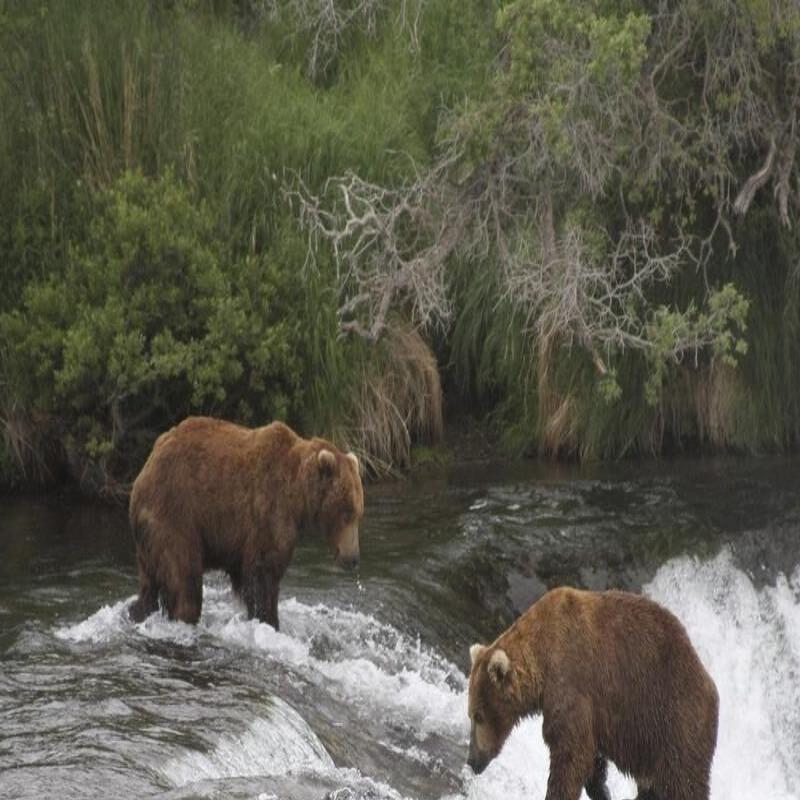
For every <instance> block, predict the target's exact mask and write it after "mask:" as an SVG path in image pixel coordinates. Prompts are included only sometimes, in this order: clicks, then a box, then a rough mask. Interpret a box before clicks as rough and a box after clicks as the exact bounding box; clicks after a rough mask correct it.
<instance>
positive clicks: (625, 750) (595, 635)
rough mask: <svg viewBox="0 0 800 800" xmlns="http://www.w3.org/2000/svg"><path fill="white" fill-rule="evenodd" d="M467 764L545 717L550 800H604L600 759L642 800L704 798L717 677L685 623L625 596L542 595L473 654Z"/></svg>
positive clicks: (476, 766) (485, 758)
mask: <svg viewBox="0 0 800 800" xmlns="http://www.w3.org/2000/svg"><path fill="white" fill-rule="evenodd" d="M470 656H471V660H472V669H471V673H470V679H469V715H470V720H471V736H470V752H469V764H470V766H471V767H472V768H473V770H475V772H481V771H482V770H483V769H484V768H485V767H486V765H487V764H488V763H489V762H490V761H491V760H492V759H493V758H494V757H495V756H496V755H497V754H498V753H499V752H500V749H501V747H502V746H503V743H504V742H505V740H506V737H507V736H508V734H509V733H510V731H511V729H512V728H513V727H514V725H515V723H516V722H517V721H518V720H519V719H520V718H522V717H524V716H527V715H529V714H536V713H541V714H542V718H543V725H542V733H543V736H544V740H545V743H546V744H547V746H548V748H549V749H550V776H549V779H548V783H547V795H546V800H578V798H579V797H580V794H581V790H582V789H583V788H585V789H586V793H587V795H588V796H589V798H591V800H608V797H609V795H608V789H607V787H606V769H607V759H610V760H611V761H613V763H614V764H615V765H616V766H617V767H618V769H619V770H620V771H621V772H624V773H626V774H628V775H631V776H632V777H633V778H634V779H635V780H636V783H637V786H638V789H639V798H641V800H644V799H645V798H648V800H651V799H652V800H707V798H708V793H709V773H710V769H711V760H712V757H713V755H714V748H715V746H716V740H717V717H718V712H719V699H718V696H717V690H716V687H715V686H714V682H713V681H712V680H711V678H710V677H709V675H708V673H707V672H706V670H705V669H704V667H703V665H702V663H701V662H700V659H699V658H698V656H697V653H696V652H695V650H694V648H693V647H692V644H691V642H690V641H689V637H688V635H687V634H686V631H685V630H684V628H683V625H681V623H680V622H679V621H678V620H677V619H676V618H675V616H674V615H673V614H672V613H670V612H669V611H667V610H666V609H664V608H662V607H661V606H659V605H658V604H657V603H654V602H653V601H651V600H648V599H647V598H644V597H639V596H638V595H633V594H628V593H625V592H616V591H609V592H587V591H580V590H577V589H570V588H560V589H554V590H552V591H550V592H548V593H547V594H545V595H544V596H543V597H542V598H541V599H540V600H539V601H538V602H536V603H534V605H533V606H531V608H530V609H528V611H526V612H525V613H524V614H523V615H522V616H521V617H520V618H519V619H518V620H517V621H516V622H515V623H514V624H513V625H512V626H511V627H510V628H509V629H508V630H507V631H505V632H504V633H503V634H501V635H500V636H499V637H498V638H497V639H496V640H495V642H493V643H492V644H491V645H489V646H488V647H484V646H483V645H473V646H472V648H471V649H470Z"/></svg>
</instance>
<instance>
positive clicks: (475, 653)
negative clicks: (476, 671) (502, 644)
mask: <svg viewBox="0 0 800 800" xmlns="http://www.w3.org/2000/svg"><path fill="white" fill-rule="evenodd" d="M485 649H486V648H485V647H484V646H483V645H482V644H474V645H472V647H470V649H469V666H470V669H472V667H474V666H475V662H476V661H477V660H478V659H479V658H480V655H481V653H482V652H483V651H484V650H485Z"/></svg>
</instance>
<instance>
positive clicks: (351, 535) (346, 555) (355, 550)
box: [332, 525, 360, 569]
mask: <svg viewBox="0 0 800 800" xmlns="http://www.w3.org/2000/svg"><path fill="white" fill-rule="evenodd" d="M332 544H333V558H334V561H336V563H337V564H338V565H339V566H340V567H344V568H345V569H354V568H355V567H357V566H358V561H359V555H360V553H359V546H358V525H351V526H350V527H348V528H345V529H344V530H343V531H341V532H340V533H339V535H338V536H337V537H335V539H334V541H333V542H332Z"/></svg>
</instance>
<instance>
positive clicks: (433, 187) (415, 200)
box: [292, 172, 466, 342]
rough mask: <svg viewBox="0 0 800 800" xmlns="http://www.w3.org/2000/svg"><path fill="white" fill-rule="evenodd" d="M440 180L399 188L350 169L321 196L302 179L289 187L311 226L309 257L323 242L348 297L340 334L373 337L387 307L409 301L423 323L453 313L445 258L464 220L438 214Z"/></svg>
mask: <svg viewBox="0 0 800 800" xmlns="http://www.w3.org/2000/svg"><path fill="white" fill-rule="evenodd" d="M442 186H443V184H442V182H441V176H440V175H438V174H436V173H434V172H431V173H428V174H427V175H425V176H418V179H417V180H416V181H415V182H413V183H410V184H408V185H407V186H405V187H401V188H400V189H387V188H385V187H381V186H377V185H375V184H373V183H370V182H368V181H365V180H363V179H361V178H359V177H358V176H356V175H353V174H348V175H346V176H344V177H343V178H333V179H330V180H329V181H328V182H327V183H326V185H325V188H324V190H323V192H322V195H321V196H320V197H316V196H314V195H312V194H311V193H310V192H308V191H307V190H306V188H305V187H304V186H302V184H301V186H300V188H299V189H298V190H297V191H295V192H293V193H292V196H293V198H294V199H295V200H296V201H297V202H298V205H299V211H300V220H301V224H302V225H303V226H304V227H305V228H306V230H307V231H308V232H309V236H310V240H311V247H310V248H309V256H310V257H311V258H313V257H314V255H315V254H316V252H317V249H318V246H319V242H320V240H325V241H327V242H328V243H329V245H330V247H331V249H332V252H333V256H334V260H335V263H336V267H337V274H338V278H339V281H340V285H341V286H342V291H343V294H344V295H346V299H345V300H344V301H343V302H342V304H341V305H340V308H339V316H340V329H341V331H342V332H352V333H356V334H358V335H360V336H363V337H364V338H366V339H368V340H369V341H371V342H375V341H377V339H378V338H379V337H380V335H381V334H382V333H383V331H384V329H385V327H386V324H387V316H388V314H389V311H390V309H391V308H393V307H394V306H397V305H402V304H404V303H405V304H407V305H408V308H409V310H410V316H411V319H412V321H413V322H414V323H415V324H416V325H418V326H421V327H429V326H431V325H434V324H437V323H446V322H447V320H448V319H449V318H450V314H451V307H450V299H449V297H448V294H447V289H446V276H445V262H446V260H447V257H448V256H449V255H450V253H451V252H452V251H453V249H454V248H455V247H456V245H457V244H458V239H459V234H460V232H461V231H462V230H463V228H464V226H465V224H466V219H465V217H464V216H463V215H462V216H461V217H455V216H453V215H452V214H448V213H445V214H444V215H443V216H440V215H438V214H437V210H438V209H439V208H440V207H439V206H438V204H437V203H434V202H433V199H434V197H439V199H441V198H440V195H439V192H440V190H441V187H442ZM328 198H330V201H329V202H326V199H328ZM454 210H455V211H457V210H458V209H454ZM364 320H365V321H364Z"/></svg>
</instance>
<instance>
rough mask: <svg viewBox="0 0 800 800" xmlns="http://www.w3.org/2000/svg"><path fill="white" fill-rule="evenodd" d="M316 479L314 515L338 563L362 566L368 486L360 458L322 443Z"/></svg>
mask: <svg viewBox="0 0 800 800" xmlns="http://www.w3.org/2000/svg"><path fill="white" fill-rule="evenodd" d="M312 474H313V476H314V479H313V480H312V481H311V482H310V484H311V485H310V486H308V487H307V489H308V491H309V494H310V497H309V498H308V501H309V506H311V508H312V509H313V511H312V512H311V517H312V518H313V520H314V523H315V527H316V528H318V529H319V530H320V532H321V533H322V534H323V535H324V536H325V538H326V540H327V542H328V545H329V546H330V548H331V550H332V552H333V556H334V558H335V560H336V563H337V564H340V565H341V566H343V567H347V568H348V569H350V568H353V567H356V566H358V560H359V542H358V526H359V523H360V522H361V518H362V517H363V516H364V488H363V486H362V484H361V472H360V469H359V464H358V458H357V457H356V456H355V454H354V453H347V454H344V453H342V452H341V451H339V450H337V449H336V448H334V447H333V446H332V445H328V443H327V442H321V443H320V444H319V445H318V447H317V448H315V453H314V454H313V455H312Z"/></svg>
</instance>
